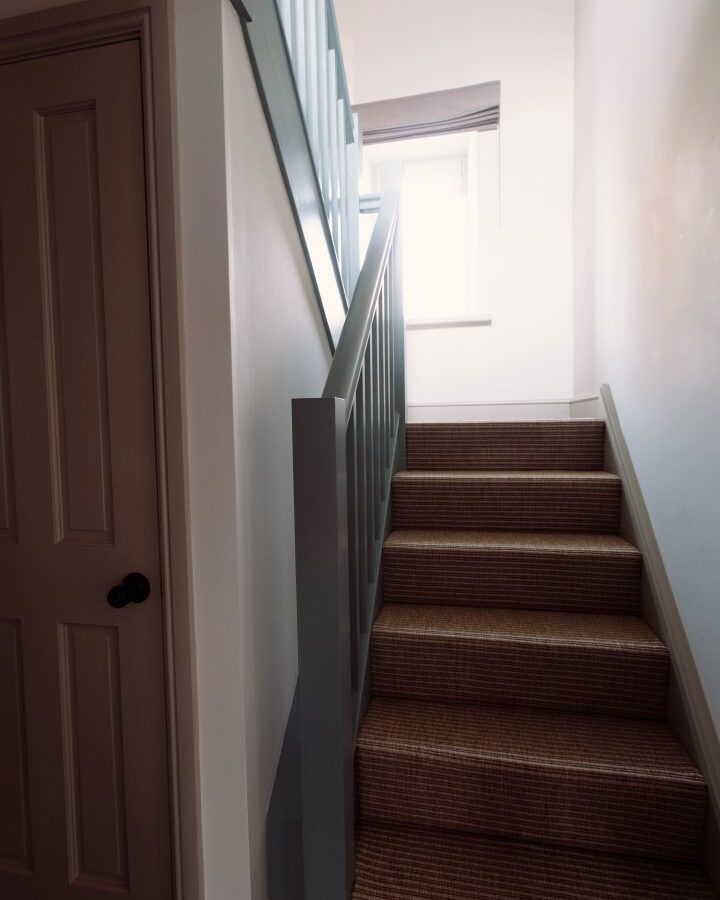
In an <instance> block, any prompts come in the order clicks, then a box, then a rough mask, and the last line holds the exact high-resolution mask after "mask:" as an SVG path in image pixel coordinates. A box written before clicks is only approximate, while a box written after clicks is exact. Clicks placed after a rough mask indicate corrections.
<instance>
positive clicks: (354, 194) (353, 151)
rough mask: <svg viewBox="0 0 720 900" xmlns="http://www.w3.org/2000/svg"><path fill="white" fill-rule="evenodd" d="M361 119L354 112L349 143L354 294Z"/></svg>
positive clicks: (352, 283)
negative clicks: (351, 139)
mask: <svg viewBox="0 0 720 900" xmlns="http://www.w3.org/2000/svg"><path fill="white" fill-rule="evenodd" d="M361 147H362V140H361V136H360V120H359V119H358V115H357V113H353V141H352V143H350V144H348V186H347V202H348V270H349V273H350V274H349V292H350V296H352V294H353V292H354V290H355V285H356V284H357V279H358V274H359V270H360V148H361Z"/></svg>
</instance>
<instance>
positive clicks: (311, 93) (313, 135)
mask: <svg viewBox="0 0 720 900" xmlns="http://www.w3.org/2000/svg"><path fill="white" fill-rule="evenodd" d="M319 2H322V3H323V4H324V2H325V0H305V47H306V52H305V81H306V85H307V111H306V122H307V130H308V136H309V138H310V147H311V148H312V152H313V157H314V159H315V170H316V172H317V173H318V176H319V175H320V131H319V115H318V114H319V108H318V47H317V44H318V3H319Z"/></svg>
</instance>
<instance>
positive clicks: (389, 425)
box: [383, 260, 393, 466]
mask: <svg viewBox="0 0 720 900" xmlns="http://www.w3.org/2000/svg"><path fill="white" fill-rule="evenodd" d="M388 264H389V260H388ZM383 284H384V289H383V306H384V307H385V382H384V385H383V387H384V389H385V423H386V425H385V434H386V441H385V465H386V466H390V465H391V464H392V460H391V458H390V451H391V449H392V433H393V416H392V403H391V396H392V378H391V374H390V357H391V355H392V340H391V337H390V334H391V323H392V316H391V308H390V269H389V268H386V269H385V275H384V277H383Z"/></svg>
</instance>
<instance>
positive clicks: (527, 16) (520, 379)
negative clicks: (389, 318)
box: [335, 0, 574, 407]
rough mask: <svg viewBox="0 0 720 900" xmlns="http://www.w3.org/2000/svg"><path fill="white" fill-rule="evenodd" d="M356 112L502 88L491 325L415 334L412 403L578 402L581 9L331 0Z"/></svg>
mask: <svg viewBox="0 0 720 900" xmlns="http://www.w3.org/2000/svg"><path fill="white" fill-rule="evenodd" d="M335 6H336V9H337V15H338V22H339V27H340V32H341V38H342V43H343V51H344V53H345V56H346V63H347V67H348V79H349V86H350V94H351V99H352V101H353V103H363V102H369V101H372V100H381V99H385V98H388V97H399V96H404V95H407V94H418V93H423V92H426V91H435V90H441V89H444V88H451V87H458V86H461V85H467V84H475V83H478V82H485V81H493V80H495V79H500V81H501V82H502V88H501V90H502V97H501V126H500V158H501V222H502V225H501V236H500V241H499V246H498V249H497V255H496V259H495V262H494V269H493V273H492V284H493V290H492V293H491V297H490V310H489V311H490V313H491V314H492V325H491V326H489V327H483V326H479V327H473V328H461V329H456V328H454V329H448V328H444V329H442V330H437V331H421V332H412V333H409V334H408V348H407V365H408V401H409V402H410V403H419V404H423V405H425V406H426V407H432V406H433V405H436V404H440V403H448V402H451V403H452V402H455V403H459V404H463V405H467V404H471V403H476V402H481V401H489V400H491V401H498V402H508V401H516V402H517V401H527V400H568V399H569V398H570V397H571V396H572V314H573V311H572V296H571V290H572V165H573V19H574V8H573V0H446V2H445V3H443V4H441V5H440V6H438V4H437V3H433V2H430V0H392V2H391V3H388V2H386V0H363V2H362V3H359V2H357V0H335Z"/></svg>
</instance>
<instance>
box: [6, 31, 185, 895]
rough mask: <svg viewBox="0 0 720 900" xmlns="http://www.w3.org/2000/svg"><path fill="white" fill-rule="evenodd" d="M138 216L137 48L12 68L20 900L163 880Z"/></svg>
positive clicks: (11, 591)
mask: <svg viewBox="0 0 720 900" xmlns="http://www.w3.org/2000/svg"><path fill="white" fill-rule="evenodd" d="M146 218H147V213H146V195H145V164H144V136H143V110H142V91H141V61H140V46H139V43H138V42H137V41H134V40H126V41H121V42H118V43H113V44H108V45H107V46H102V47H96V48H91V49H84V50H78V51H73V52H65V53H59V54H56V55H52V56H47V57H42V58H37V59H32V60H27V61H22V62H14V63H10V64H6V65H3V66H0V717H1V726H0V896H2V897H3V898H9V900H25V898H28V900H29V898H33V900H40V898H43V900H61V898H62V900H64V898H71V897H80V898H87V900H95V898H106V897H108V896H117V895H118V894H120V895H124V896H128V897H129V898H131V900H167V898H170V896H171V893H172V887H171V863H170V815H169V809H168V806H169V801H168V763H167V740H166V711H165V691H164V656H163V623H162V608H161V590H162V588H161V584H160V561H159V536H158V512H157V473H156V457H155V423H154V411H153V376H152V349H151V312H150V292H149V275H148V246H147V227H146ZM131 572H140V573H142V574H143V575H145V576H146V577H147V579H148V581H149V583H150V589H151V590H150V595H149V596H148V597H147V599H146V600H145V602H130V603H128V604H127V605H126V606H124V607H122V608H114V607H111V606H110V605H109V603H108V600H107V595H108V591H109V589H110V588H111V587H112V586H114V585H118V584H120V583H121V582H122V581H123V579H124V577H125V576H126V575H127V574H128V573H131ZM113 596H114V598H115V600H116V601H119V602H123V601H127V600H128V599H129V595H128V592H125V593H122V592H121V593H118V592H117V591H116V592H115V594H114V595H113ZM134 599H136V600H137V599H140V596H139V595H136V596H135V597H134Z"/></svg>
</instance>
